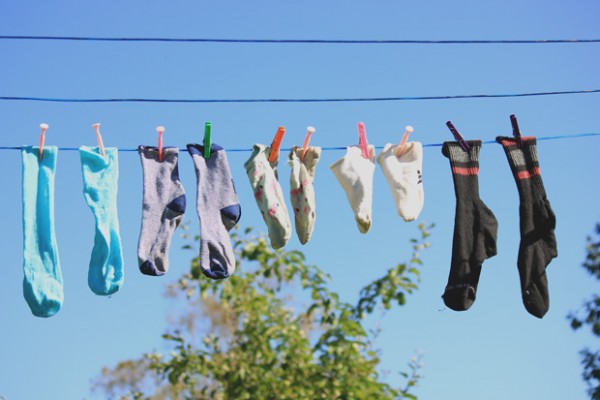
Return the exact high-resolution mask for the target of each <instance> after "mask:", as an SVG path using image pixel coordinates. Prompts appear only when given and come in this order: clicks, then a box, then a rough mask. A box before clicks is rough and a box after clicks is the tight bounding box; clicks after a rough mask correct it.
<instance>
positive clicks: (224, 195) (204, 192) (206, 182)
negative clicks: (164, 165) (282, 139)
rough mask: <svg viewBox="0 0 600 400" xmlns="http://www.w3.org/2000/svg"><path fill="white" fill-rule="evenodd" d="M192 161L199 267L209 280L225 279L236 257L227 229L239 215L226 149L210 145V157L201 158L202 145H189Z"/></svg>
mask: <svg viewBox="0 0 600 400" xmlns="http://www.w3.org/2000/svg"><path fill="white" fill-rule="evenodd" d="M187 149H188V152H189V153H190V155H191V156H192V160H194V167H195V169H196V178H197V181H198V192H197V195H196V208H197V210H198V218H199V220H200V269H201V270H202V273H203V274H204V275H205V276H207V277H209V278H211V279H223V278H227V277H228V276H230V275H231V274H233V271H234V270H235V256H234V254H233V247H232V246H231V239H230V238H229V233H228V232H229V231H230V230H231V229H232V228H233V227H234V226H235V224H237V222H238V221H239V219H240V216H241V214H242V209H241V207H240V201H239V199H238V196H237V193H236V192H235V186H234V185H233V179H232V178H231V171H230V170H229V162H228V161H227V154H226V153H225V150H223V148H222V147H220V146H219V145H216V144H213V145H212V146H211V149H210V158H204V156H203V153H204V146H201V145H199V144H188V145H187Z"/></svg>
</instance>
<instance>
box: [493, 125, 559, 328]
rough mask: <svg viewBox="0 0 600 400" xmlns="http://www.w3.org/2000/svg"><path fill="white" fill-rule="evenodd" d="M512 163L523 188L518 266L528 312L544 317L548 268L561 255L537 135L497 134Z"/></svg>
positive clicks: (546, 300) (520, 186)
mask: <svg viewBox="0 0 600 400" xmlns="http://www.w3.org/2000/svg"><path fill="white" fill-rule="evenodd" d="M496 141H497V142H498V143H500V144H501V145H502V148H504V151H505V152H506V157H507V158H508V163H509V164H510V169H511V170H512V173H513V175H514V177H515V181H516V182H517V188H518V190H519V200H520V206H519V216H520V230H521V244H520V245H519V258H518V261H517V266H518V268H519V277H520V279H521V295H522V296H523V304H524V305H525V308H526V309H527V311H528V312H529V313H530V314H532V315H535V316H536V317H538V318H542V317H543V316H544V314H546V312H547V311H548V308H549V306H550V297H549V295H548V279H547V278H546V267H547V266H548V264H550V261H552V259H553V258H555V257H556V256H557V255H558V252H557V248H556V238H555V237H554V228H555V226H556V219H555V217H554V212H553V211H552V208H551V207H550V202H549V201H548V199H547V198H546V190H545V189H544V183H543V182H542V176H541V175H540V167H539V162H538V155H537V146H536V140H535V137H523V138H522V145H521V147H520V148H519V147H518V146H517V143H516V139H514V138H511V137H500V136H499V137H497V138H496Z"/></svg>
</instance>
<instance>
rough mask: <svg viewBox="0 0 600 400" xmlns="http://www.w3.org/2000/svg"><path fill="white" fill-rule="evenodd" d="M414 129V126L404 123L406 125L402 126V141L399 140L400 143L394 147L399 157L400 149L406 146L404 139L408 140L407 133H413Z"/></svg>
mask: <svg viewBox="0 0 600 400" xmlns="http://www.w3.org/2000/svg"><path fill="white" fill-rule="evenodd" d="M414 130H415V128H413V127H412V126H410V125H406V127H405V128H404V135H403V136H402V141H401V142H400V145H399V146H398V148H397V149H396V157H400V155H401V154H402V151H403V150H404V146H406V141H407V140H408V135H410V134H411V133H413V132H414Z"/></svg>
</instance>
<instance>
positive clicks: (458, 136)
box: [446, 121, 469, 151]
mask: <svg viewBox="0 0 600 400" xmlns="http://www.w3.org/2000/svg"><path fill="white" fill-rule="evenodd" d="M446 126H447V127H448V129H450V132H452V134H453V135H454V138H455V139H456V141H457V142H458V144H460V147H462V149H463V150H464V151H469V145H468V144H467V142H465V139H464V138H463V137H462V135H461V134H460V133H459V132H458V130H456V128H455V127H454V125H453V124H452V122H451V121H448V122H446Z"/></svg>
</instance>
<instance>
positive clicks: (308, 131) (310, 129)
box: [302, 126, 316, 160]
mask: <svg viewBox="0 0 600 400" xmlns="http://www.w3.org/2000/svg"><path fill="white" fill-rule="evenodd" d="M315 131H316V129H315V128H314V127H313V126H309V127H307V128H306V136H305V137H304V144H303V145H302V159H303V160H304V156H305V155H306V150H308V145H309V144H310V137H311V136H312V134H313V133H315Z"/></svg>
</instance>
